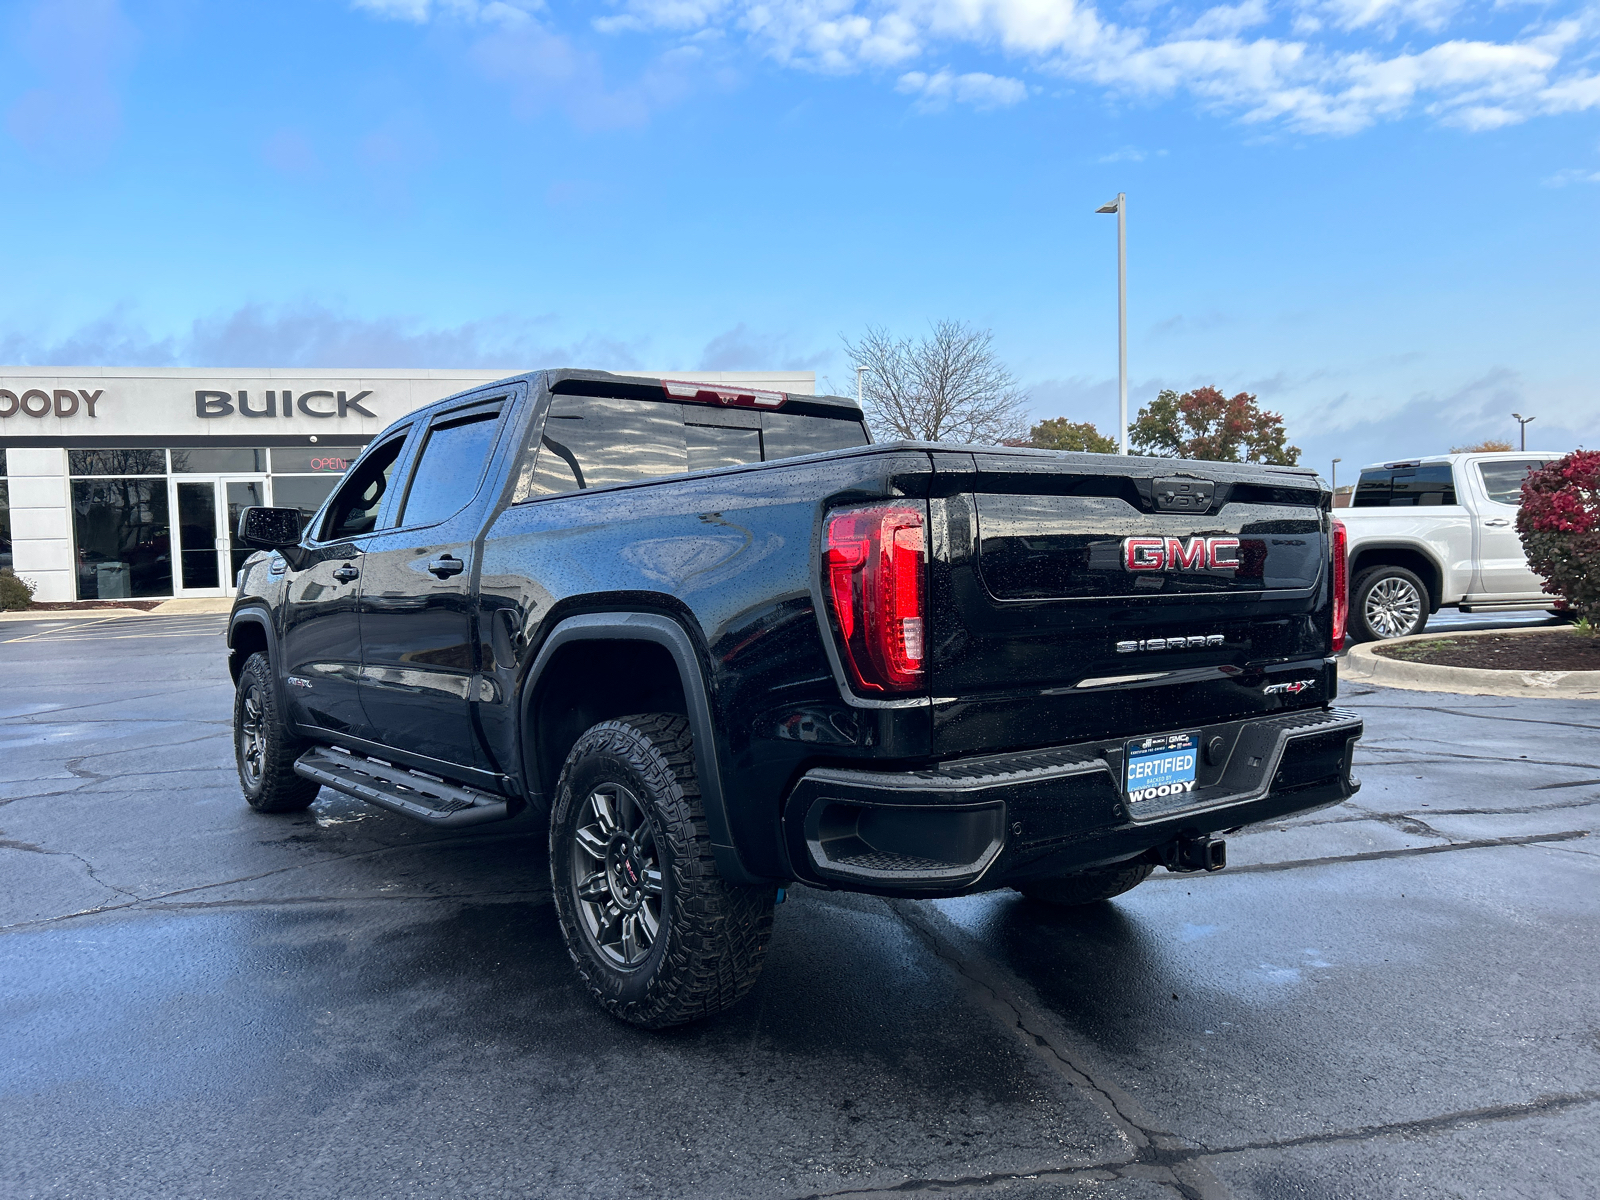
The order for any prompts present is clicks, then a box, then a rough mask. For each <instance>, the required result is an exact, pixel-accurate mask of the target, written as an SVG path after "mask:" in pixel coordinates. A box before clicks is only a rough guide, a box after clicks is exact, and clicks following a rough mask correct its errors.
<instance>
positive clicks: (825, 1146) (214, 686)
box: [0, 617, 1600, 1200]
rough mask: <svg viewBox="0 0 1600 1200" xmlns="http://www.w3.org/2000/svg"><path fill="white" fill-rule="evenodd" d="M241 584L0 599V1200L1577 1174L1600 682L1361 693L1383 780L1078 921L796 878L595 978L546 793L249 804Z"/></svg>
mask: <svg viewBox="0 0 1600 1200" xmlns="http://www.w3.org/2000/svg"><path fill="white" fill-rule="evenodd" d="M222 625H223V621H222V619H221V618H210V617H206V618H186V617H163V618H158V617H145V618H124V619H117V620H106V621H100V622H92V623H86V622H83V621H71V622H67V621H55V622H51V621H41V622H31V621H30V622H17V623H7V624H0V1196H3V1197H5V1198H7V1200H10V1198H11V1197H95V1198H98V1197H106V1198H107V1200H138V1198H142V1197H162V1198H184V1197H278V1198H283V1197H324V1196H326V1197H341V1198H348V1197H382V1198H388V1197H433V1196H447V1197H544V1196H550V1197H623V1196H628V1197H633V1196H649V1197H653V1198H655V1197H660V1198H678V1197H683V1198H694V1197H739V1198H752V1200H754V1198H760V1200H766V1198H769V1197H770V1198H788V1197H803V1196H841V1195H849V1196H852V1197H862V1196H877V1195H886V1194H893V1195H895V1196H905V1195H913V1196H916V1195H938V1196H941V1197H972V1198H980V1197H981V1198H985V1200H987V1198H993V1200H1045V1198H1049V1200H1065V1198H1073V1200H1076V1198H1080V1197H1108V1198H1112V1200H1136V1198H1137V1200H1142V1198H1145V1197H1180V1196H1182V1197H1190V1198H1222V1197H1239V1198H1251V1197H1261V1198H1274V1200H1275V1198H1280V1197H1305V1198H1309V1200H1325V1198H1328V1200H1331V1198H1334V1197H1352V1198H1360V1200H1365V1198H1367V1197H1407V1198H1410V1197H1451V1198H1457V1197H1480V1196H1481V1197H1501V1196H1516V1197H1524V1196H1526V1197H1538V1198H1540V1200H1565V1198H1567V1197H1574V1198H1576V1197H1592V1196H1594V1195H1596V1194H1600V1183H1597V1182H1596V1180H1597V1177H1600V923H1597V920H1596V917H1597V915H1600V837H1596V836H1594V835H1595V833H1596V831H1597V830H1600V823H1597V817H1600V738H1597V735H1600V703H1595V702H1568V701H1551V700H1542V701H1541V700H1526V701H1515V700H1505V699H1498V698H1484V697H1465V696H1451V695H1438V694H1427V693H1419V692H1400V691H1392V690H1382V689H1374V688H1370V687H1365V686H1361V687H1354V688H1347V689H1346V692H1345V694H1344V696H1343V698H1342V702H1343V703H1346V704H1348V705H1349V706H1351V707H1354V708H1357V709H1359V710H1360V711H1362V712H1363V713H1364V715H1365V717H1366V720H1367V738H1366V741H1365V742H1364V743H1363V746H1362V748H1361V751H1360V753H1359V756H1358V760H1357V761H1358V764H1359V774H1360V775H1361V777H1362V778H1363V780H1364V781H1365V788H1364V790H1363V791H1362V792H1361V794H1360V795H1359V796H1358V797H1356V799H1355V800H1354V801H1353V802H1351V803H1349V804H1346V805H1344V806H1341V807H1340V808H1337V809H1331V810H1327V811H1324V812H1321V813H1317V814H1313V815H1312V816H1310V817H1307V818H1304V819H1301V820H1298V821H1290V822H1287V823H1284V824H1282V825H1273V826H1268V827H1264V828H1259V829H1256V830H1253V831H1250V832H1248V833H1245V834H1242V835H1236V836H1235V837H1233V838H1231V839H1229V858H1230V866H1229V868H1228V870H1226V871H1224V872H1222V873H1220V874H1216V875H1207V876H1198V877H1197V876H1179V875H1168V874H1165V873H1164V872H1157V874H1156V875H1154V876H1153V877H1152V878H1151V879H1150V880H1149V881H1148V882H1146V883H1145V884H1143V885H1142V886H1140V887H1139V888H1137V889H1136V890H1135V891H1133V892H1131V893H1129V894H1127V895H1125V896H1123V897H1120V898H1118V899H1117V900H1114V901H1111V902H1108V903H1105V904H1101V905H1097V906H1093V907H1091V908H1088V909H1083V910H1079V911H1068V912H1060V911H1055V910H1052V909H1050V908H1048V907H1046V906H1042V905H1039V904H1036V903H1033V902H1031V901H1027V900H1024V899H1022V898H1021V897H1019V896H1017V895H1016V894H1014V893H1010V892H1001V893H994V894H989V895H983V896H978V897H974V898H969V899H964V900H957V901H941V902H933V903H929V902H906V901H892V902H886V901H882V900H875V899H867V898H862V897H855V896H848V895H835V894H830V893H823V892H818V891H812V890H808V889H804V888H800V889H796V890H795V891H793V892H791V893H790V899H789V900H788V902H787V903H785V904H784V905H783V906H782V907H780V908H779V910H778V915H777V923H776V932H775V935H774V940H773V944H772V950H771V954H770V957H769V959H768V964H767V968H766V971H765V974H764V975H763V977H762V979H761V982H760V983H759V984H758V985H757V987H756V989H755V990H754V992H753V993H752V994H751V996H750V997H749V998H748V999H747V1000H746V1001H745V1003H744V1004H743V1005H742V1006H741V1007H740V1008H738V1009H737V1010H736V1011H734V1012H733V1013H731V1014H728V1015H727V1016H725V1017H723V1018H721V1019H719V1020H716V1021H713V1022H709V1023H706V1024H703V1025H700V1026H695V1027H691V1028H688V1029H683V1030H678V1031H674V1032H669V1033H666V1034H647V1033H642V1032H638V1031H636V1030H633V1029H630V1028H628V1027H625V1026H622V1025H619V1024H617V1023H615V1022H614V1021H612V1020H611V1019H610V1018H608V1017H606V1016H604V1015H603V1014H602V1013H600V1012H599V1011H598V1010H597V1009H595V1008H594V1007H593V1006H592V1005H591V1004H590V1003H589V1001H588V999H587V998H586V996H585V995H584V994H583V992H582V991H581V990H580V989H579V987H578V985H577V983H576V982H575V979H574V976H573V973H572V970H571V968H570V965H569V963H568V961H567V957H566V952H565V950H564V948H563V947H562V945H561V941H560V937H559V934H558V933H557V931H556V928H555V924H554V920H553V916H552V910H551V905H550V902H549V884H548V866H547V860H546V854H545V850H544V847H543V838H542V835H541V832H540V831H539V830H538V828H537V827H536V826H535V825H534V823H533V822H532V821H531V820H525V819H519V820H517V821H514V822H508V823H506V824H504V825H500V826H487V827H480V828H479V829H477V830H471V831H467V832H465V833H462V834H456V835H448V834H440V833H438V832H435V831H430V830H426V829H423V828H421V827H420V826H417V825H414V824H412V823H411V822H409V821H407V820H406V819H404V818H402V817H398V816H394V815H391V814H388V813H385V812H381V811H378V810H375V809H369V808H367V807H365V806H363V805H362V804H361V803H360V802H359V801H355V800H351V799H348V798H345V797H341V796H338V795H335V794H334V793H331V792H326V791H325V792H324V793H323V795H322V798H321V799H319V800H318V802H317V803H316V805H315V806H314V807H313V809H312V810H311V811H310V812H308V813H305V814H301V815H296V816H288V817H268V816H262V815H258V814H255V813H253V812H251V811H250V810H249V809H248V808H246V806H245V805H244V802H243V801H242V799H241V798H240V796H239V791H238V784H237V781H236V779H235V776H234V771H233V765H232V755H231V748H230V741H229V714H230V703H231V689H230V685H229V682H228V677H227V671H226V666H225V660H224V650H223V646H222V639H221V631H222Z"/></svg>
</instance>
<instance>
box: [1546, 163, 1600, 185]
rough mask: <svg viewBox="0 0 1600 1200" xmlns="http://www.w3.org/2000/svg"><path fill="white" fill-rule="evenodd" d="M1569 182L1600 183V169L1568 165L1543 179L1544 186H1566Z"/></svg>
mask: <svg viewBox="0 0 1600 1200" xmlns="http://www.w3.org/2000/svg"><path fill="white" fill-rule="evenodd" d="M1569 183H1600V171H1591V170H1588V169H1586V168H1584V167H1568V168H1567V169H1566V170H1564V171H1557V172H1556V173H1555V174H1554V175H1552V176H1550V177H1549V178H1548V179H1546V180H1544V185H1545V187H1566V186H1567V184H1569Z"/></svg>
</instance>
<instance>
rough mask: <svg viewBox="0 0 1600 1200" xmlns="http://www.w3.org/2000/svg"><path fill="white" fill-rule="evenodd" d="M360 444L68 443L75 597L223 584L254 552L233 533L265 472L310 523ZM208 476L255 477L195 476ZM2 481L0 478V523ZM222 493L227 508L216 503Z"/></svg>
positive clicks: (279, 498)
mask: <svg viewBox="0 0 1600 1200" xmlns="http://www.w3.org/2000/svg"><path fill="white" fill-rule="evenodd" d="M361 450H362V447H360V446H327V447H318V446H310V447H296V448H293V449H274V450H271V451H268V450H265V449H260V448H254V447H247V446H246V447H240V446H188V447H178V446H175V447H173V448H171V449H170V450H159V449H157V450H151V449H136V448H132V447H129V448H121V449H118V448H109V449H92V450H68V451H67V464H68V469H69V473H70V474H71V476H72V530H73V535H74V538H75V540H76V544H77V572H78V583H77V588H78V599H80V600H122V599H134V598H140V599H142V598H146V597H164V596H171V595H172V594H173V591H174V588H181V589H184V590H188V591H207V590H212V589H216V588H221V587H226V585H227V584H228V583H229V581H230V579H232V578H236V577H237V575H238V571H239V567H240V566H241V565H242V564H243V562H244V560H245V559H246V558H247V557H249V555H250V553H251V551H250V549H249V548H248V547H245V546H237V545H234V544H233V531H234V530H235V529H236V528H237V526H238V520H239V513H240V511H241V510H242V509H243V508H244V507H245V506H246V505H250V504H262V503H265V493H266V489H267V486H268V485H267V483H266V481H265V479H264V478H262V477H265V476H267V475H268V472H269V471H270V472H271V485H270V486H271V489H272V490H271V495H272V500H273V503H274V504H277V505H279V506H280V507H284V508H298V509H299V510H300V511H301V514H302V516H303V517H304V519H305V520H307V521H309V520H310V519H311V517H312V516H314V515H315V513H316V511H317V510H318V509H319V508H321V507H322V502H323V501H324V500H326V499H327V498H328V495H329V494H330V493H331V492H332V491H333V489H334V488H335V487H336V486H338V483H339V480H340V479H341V478H343V476H344V473H345V470H346V469H347V468H348V467H349V466H350V463H351V462H353V461H354V460H355V459H356V458H357V457H358V456H359V455H360V454H361ZM169 456H170V457H169ZM169 463H170V467H171V469H170V471H169V470H168V466H169ZM205 475H210V476H224V477H225V476H229V475H239V476H256V477H257V478H254V479H228V478H222V479H216V478H213V479H203V478H200V476H205ZM4 487H5V485H4V481H3V480H0V522H3V521H4V517H3V514H4V512H5V508H4V497H5V492H4ZM219 500H220V501H221V502H222V504H223V506H224V507H222V508H220V509H219V507H218V502H219ZM174 517H175V518H176V521H174ZM0 528H4V529H5V534H4V538H5V549H4V554H5V557H4V558H3V559H0V562H5V563H9V561H10V532H9V528H8V527H6V526H4V525H3V524H0ZM222 551H227V557H226V558H225V559H219V553H220V552H222ZM224 571H228V572H229V577H228V578H224V577H223V572H224Z"/></svg>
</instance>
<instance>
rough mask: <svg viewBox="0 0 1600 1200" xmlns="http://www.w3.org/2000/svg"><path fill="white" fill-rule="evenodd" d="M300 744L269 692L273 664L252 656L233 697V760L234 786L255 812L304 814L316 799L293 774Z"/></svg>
mask: <svg viewBox="0 0 1600 1200" xmlns="http://www.w3.org/2000/svg"><path fill="white" fill-rule="evenodd" d="M305 748H306V747H305V743H303V742H301V741H299V740H298V739H297V738H294V737H292V736H291V735H290V734H289V730H288V725H287V723H286V722H285V721H284V719H283V714H282V712H281V711H280V709H279V706H278V694H277V692H276V691H275V690H274V689H273V680H272V664H271V662H270V661H269V660H268V658H267V656H266V655H265V654H252V655H251V656H250V657H249V658H248V659H246V660H245V664H244V669H243V670H242V671H240V672H239V686H238V689H237V691H235V693H234V698H233V758H234V763H235V764H236V765H237V766H238V768H239V786H240V788H242V789H243V791H244V798H245V800H246V802H248V803H249V805H250V807H251V808H253V809H255V810H256V811H257V812H267V813H285V812H303V811H305V810H306V809H307V808H309V807H311V802H312V801H313V800H315V799H316V798H317V790H318V788H317V785H316V784H315V783H313V782H312V781H311V780H309V779H302V778H301V777H300V776H298V775H296V774H295V773H294V760H295V759H296V758H298V757H299V756H300V754H301V752H302V751H304V750H305Z"/></svg>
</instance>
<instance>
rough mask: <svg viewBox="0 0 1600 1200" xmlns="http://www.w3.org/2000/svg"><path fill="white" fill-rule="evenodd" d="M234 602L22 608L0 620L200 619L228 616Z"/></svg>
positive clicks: (200, 600)
mask: <svg viewBox="0 0 1600 1200" xmlns="http://www.w3.org/2000/svg"><path fill="white" fill-rule="evenodd" d="M232 611H233V600H232V599H231V598H230V597H227V596H200V597H195V598H192V599H183V600H163V601H162V602H161V603H160V604H158V605H156V606H155V607H154V608H152V609H143V608H59V609H55V608H25V609H23V610H22V611H21V612H0V621H106V620H109V619H111V618H112V617H200V616H206V617H211V616H227V615H228V614H229V613H230V612H232Z"/></svg>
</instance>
